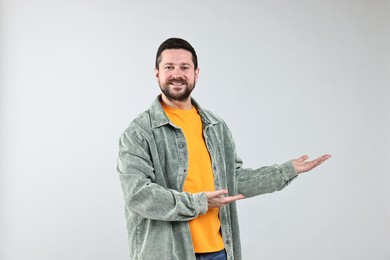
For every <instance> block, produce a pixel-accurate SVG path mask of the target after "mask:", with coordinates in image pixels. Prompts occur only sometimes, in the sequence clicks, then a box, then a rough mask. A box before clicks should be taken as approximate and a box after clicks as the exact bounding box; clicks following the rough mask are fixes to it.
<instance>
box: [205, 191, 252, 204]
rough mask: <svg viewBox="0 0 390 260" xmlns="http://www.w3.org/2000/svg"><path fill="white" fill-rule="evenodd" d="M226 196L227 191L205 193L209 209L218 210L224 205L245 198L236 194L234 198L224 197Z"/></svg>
mask: <svg viewBox="0 0 390 260" xmlns="http://www.w3.org/2000/svg"><path fill="white" fill-rule="evenodd" d="M226 194H228V191H227V190H217V191H209V192H206V196H207V201H208V204H209V208H220V207H222V206H224V205H225V204H229V203H231V202H234V201H237V200H240V199H243V198H245V197H244V195H242V194H238V195H236V196H227V197H226V196H225V195H226Z"/></svg>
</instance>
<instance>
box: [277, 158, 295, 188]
mask: <svg viewBox="0 0 390 260" xmlns="http://www.w3.org/2000/svg"><path fill="white" fill-rule="evenodd" d="M280 169H281V173H282V174H283V180H284V181H285V182H287V183H290V182H291V181H292V180H293V179H295V178H296V177H298V174H297V172H296V171H295V168H294V166H293V164H292V162H291V161H288V162H285V163H283V164H282V165H280Z"/></svg>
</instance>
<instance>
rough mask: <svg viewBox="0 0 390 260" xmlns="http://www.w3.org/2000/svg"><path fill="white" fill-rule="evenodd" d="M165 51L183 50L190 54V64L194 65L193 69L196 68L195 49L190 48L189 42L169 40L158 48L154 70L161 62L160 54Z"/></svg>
mask: <svg viewBox="0 0 390 260" xmlns="http://www.w3.org/2000/svg"><path fill="white" fill-rule="evenodd" d="M166 49H183V50H186V51H189V52H191V54H192V62H193V63H194V68H195V69H197V68H198V56H196V52H195V49H194V48H193V47H192V46H191V44H190V43H189V42H187V41H186V40H183V39H180V38H169V39H167V40H165V41H164V42H163V43H161V45H160V47H158V50H157V54H156V64H155V66H156V69H158V67H159V64H160V62H161V53H162V52H163V51H164V50H166Z"/></svg>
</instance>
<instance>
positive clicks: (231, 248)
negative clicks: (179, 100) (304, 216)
mask: <svg viewBox="0 0 390 260" xmlns="http://www.w3.org/2000/svg"><path fill="white" fill-rule="evenodd" d="M160 98H161V97H158V98H157V99H156V100H155V101H154V103H153V104H152V106H151V107H150V108H149V109H148V110H147V111H145V112H144V113H142V114H140V115H139V116H138V117H137V118H135V119H134V120H133V121H132V122H131V124H130V126H129V127H128V128H127V129H126V130H125V131H124V133H123V134H122V136H121V137H120V141H119V159H118V165H117V172H118V174H119V178H120V182H121V187H122V191H123V196H124V201H125V217H126V222H127V233H128V242H129V248H130V259H132V260H149V259H150V260H156V259H159V260H187V259H188V260H195V253H194V250H193V247H192V240H191V234H190V230H189V225H188V221H189V220H191V219H193V218H196V217H197V216H199V215H201V214H205V213H206V212H207V209H208V204H207V197H206V194H205V193H204V192H202V193H197V194H190V193H187V192H183V185H184V181H185V178H186V174H187V167H188V152H187V145H186V140H185V137H184V133H183V131H182V130H181V129H180V128H178V127H177V126H175V125H173V124H172V123H171V122H170V121H169V119H168V118H167V116H166V115H165V113H164V111H163V109H162V107H161V103H160ZM192 102H193V105H194V106H195V107H196V108H197V109H198V111H199V114H200V116H201V119H202V124H203V135H204V140H205V143H206V146H207V149H208V151H209V153H210V158H211V161H212V168H213V174H214V180H215V189H216V190H220V189H227V190H228V191H229V194H228V196H233V195H237V194H243V195H244V196H245V197H246V198H249V197H253V196H256V195H260V194H264V193H270V192H274V191H277V190H281V189H283V188H284V187H285V186H287V185H288V184H289V183H290V182H291V181H292V180H293V179H294V178H295V177H297V174H296V172H295V170H294V167H293V166H292V163H291V162H286V163H284V164H281V165H272V166H267V167H261V168H258V169H245V168H243V163H242V161H241V159H240V158H239V157H238V156H237V154H236V148H235V145H234V141H233V138H232V135H231V132H230V130H229V128H228V127H227V125H226V124H225V122H224V121H223V120H222V119H221V118H219V117H218V116H217V115H215V114H214V113H212V112H210V111H208V110H203V109H202V108H201V107H200V106H199V104H198V103H197V102H196V101H195V100H192ZM219 217H220V220H221V232H222V237H223V240H224V244H225V250H226V253H227V259H229V260H232V259H235V260H240V259H241V245H240V234H239V226H238V216H237V208H236V203H230V204H228V205H225V206H223V207H222V208H221V209H220V211H219Z"/></svg>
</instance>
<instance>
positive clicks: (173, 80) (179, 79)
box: [168, 78, 187, 84]
mask: <svg viewBox="0 0 390 260" xmlns="http://www.w3.org/2000/svg"><path fill="white" fill-rule="evenodd" d="M168 83H169V84H170V83H187V80H185V79H182V78H178V79H171V80H168Z"/></svg>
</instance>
